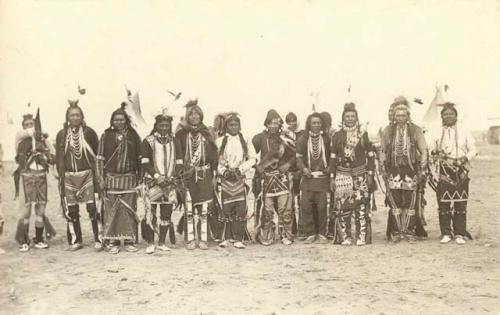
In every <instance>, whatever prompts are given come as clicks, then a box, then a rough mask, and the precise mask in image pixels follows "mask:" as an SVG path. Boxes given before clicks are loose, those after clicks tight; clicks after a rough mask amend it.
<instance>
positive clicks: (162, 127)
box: [156, 120, 172, 136]
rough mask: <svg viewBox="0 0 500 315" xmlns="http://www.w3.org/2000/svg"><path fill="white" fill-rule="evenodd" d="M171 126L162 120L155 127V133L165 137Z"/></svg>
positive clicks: (168, 122)
mask: <svg viewBox="0 0 500 315" xmlns="http://www.w3.org/2000/svg"><path fill="white" fill-rule="evenodd" d="M171 126H172V124H171V123H170V121H168V120H162V121H160V122H159V123H158V124H157V125H156V131H158V133H159V134H160V135H162V136H166V135H167V134H168V132H169V131H170V127H171Z"/></svg>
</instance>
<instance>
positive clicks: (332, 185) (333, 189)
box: [330, 177, 335, 193]
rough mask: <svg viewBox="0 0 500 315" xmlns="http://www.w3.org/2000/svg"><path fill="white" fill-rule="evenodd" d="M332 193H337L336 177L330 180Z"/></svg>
mask: <svg viewBox="0 0 500 315" xmlns="http://www.w3.org/2000/svg"><path fill="white" fill-rule="evenodd" d="M330 191H331V192H332V193H335V178H334V177H332V178H330Z"/></svg>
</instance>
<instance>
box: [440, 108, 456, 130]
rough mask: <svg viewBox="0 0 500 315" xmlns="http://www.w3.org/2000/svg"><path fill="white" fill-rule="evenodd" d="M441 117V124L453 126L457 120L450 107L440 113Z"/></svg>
mask: <svg viewBox="0 0 500 315" xmlns="http://www.w3.org/2000/svg"><path fill="white" fill-rule="evenodd" d="M441 119H443V125H445V126H453V125H454V124H455V123H456V122H457V115H456V114H455V112H454V111H453V110H451V109H446V110H445V111H444V112H443V114H441Z"/></svg>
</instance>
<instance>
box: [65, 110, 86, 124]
mask: <svg viewBox="0 0 500 315" xmlns="http://www.w3.org/2000/svg"><path fill="white" fill-rule="evenodd" d="M68 120H69V125H70V126H71V127H79V126H80V125H81V124H82V120H83V117H82V112H81V111H80V110H79V109H78V108H71V109H70V110H69V112H68Z"/></svg>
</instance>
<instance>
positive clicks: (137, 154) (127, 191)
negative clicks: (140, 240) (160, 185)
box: [96, 103, 141, 254]
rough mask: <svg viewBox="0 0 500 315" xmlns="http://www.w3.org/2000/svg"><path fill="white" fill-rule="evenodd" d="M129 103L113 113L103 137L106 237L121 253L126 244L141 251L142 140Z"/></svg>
mask: <svg viewBox="0 0 500 315" xmlns="http://www.w3.org/2000/svg"><path fill="white" fill-rule="evenodd" d="M124 107H125V103H122V104H121V107H120V108H119V109H117V110H115V111H114V112H113V113H112V114H111V119H110V127H109V128H108V129H106V130H105V131H104V133H103V135H102V136H101V139H100V140H99V148H98V152H97V167H96V171H97V178H98V182H99V188H100V190H101V191H103V195H104V224H103V225H104V227H103V229H104V231H103V240H105V241H109V242H110V243H109V253H110V254H118V253H119V251H120V249H121V247H122V245H124V247H125V250H126V251H128V252H137V251H138V249H137V247H136V246H135V245H134V242H135V241H136V239H137V230H138V222H139V218H138V216H137V213H136V211H137V191H136V187H137V184H138V181H139V175H140V172H141V150H140V149H141V139H140V137H139V135H138V134H137V132H136V131H135V129H134V128H133V127H132V126H131V122H130V118H129V116H128V115H127V113H126V111H125V110H124Z"/></svg>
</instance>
